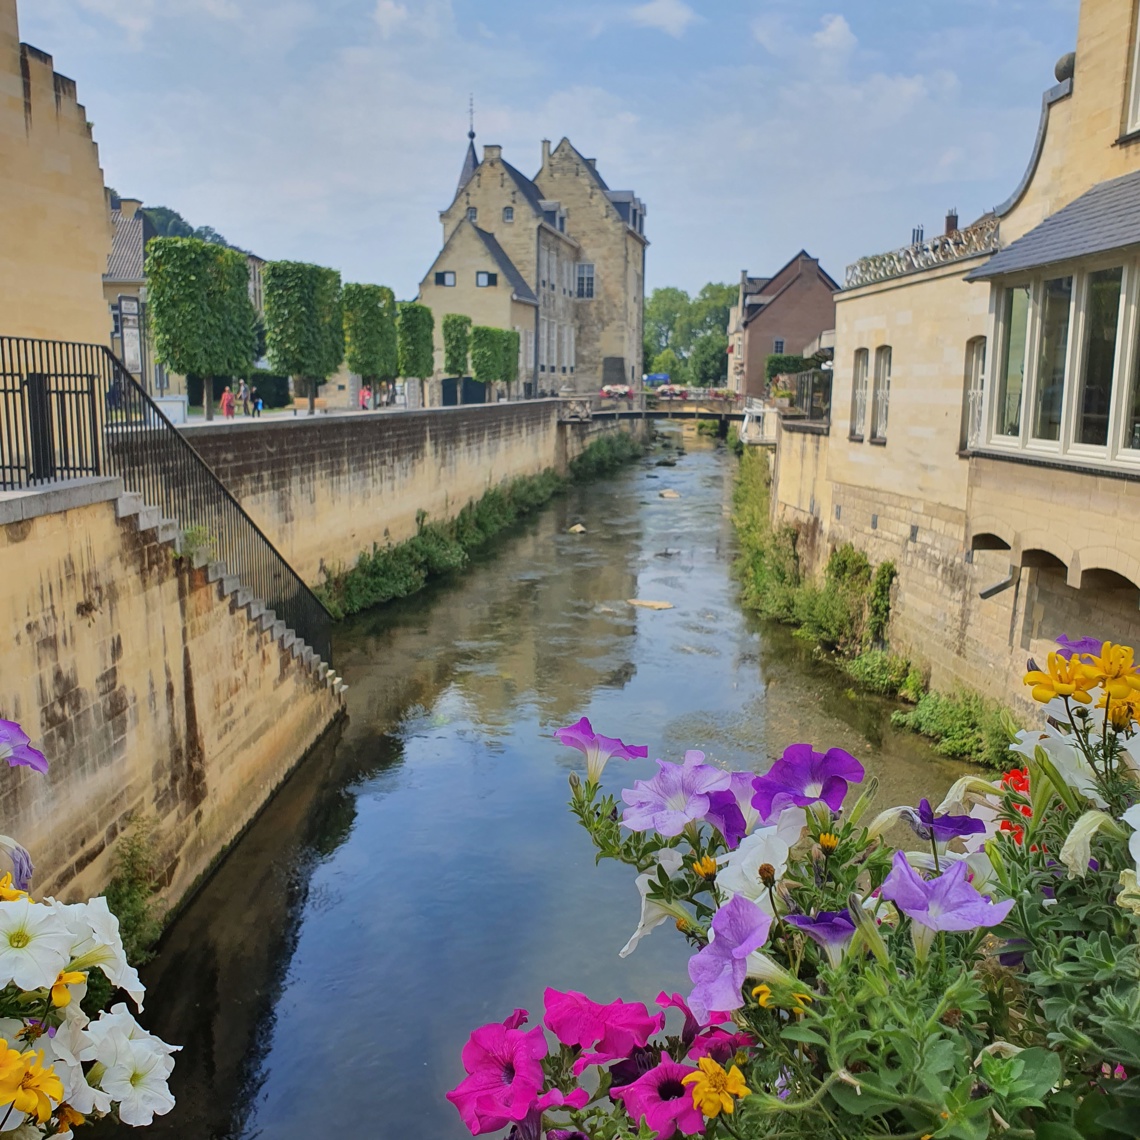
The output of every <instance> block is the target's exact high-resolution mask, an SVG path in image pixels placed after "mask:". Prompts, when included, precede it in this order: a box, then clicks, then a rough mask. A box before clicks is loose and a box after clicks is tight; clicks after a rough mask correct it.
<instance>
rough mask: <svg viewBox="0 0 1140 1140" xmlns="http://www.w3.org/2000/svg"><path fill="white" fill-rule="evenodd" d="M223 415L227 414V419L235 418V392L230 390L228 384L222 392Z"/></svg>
mask: <svg viewBox="0 0 1140 1140" xmlns="http://www.w3.org/2000/svg"><path fill="white" fill-rule="evenodd" d="M222 415H223V416H225V418H226V419H227V420H232V419H233V418H234V394H233V392H231V391H230V386H229V385H228V384H227V385H226V387H225V390H224V391H223V392H222Z"/></svg>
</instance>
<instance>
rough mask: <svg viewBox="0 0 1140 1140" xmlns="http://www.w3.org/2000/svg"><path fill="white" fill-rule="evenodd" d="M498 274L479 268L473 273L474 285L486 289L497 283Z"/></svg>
mask: <svg viewBox="0 0 1140 1140" xmlns="http://www.w3.org/2000/svg"><path fill="white" fill-rule="evenodd" d="M498 283H499V275H498V274H497V273H488V272H486V270H483V269H480V270H479V271H478V272H477V273H476V274H475V286H476V288H478V289H488V288H490V287H491V286H494V285H498Z"/></svg>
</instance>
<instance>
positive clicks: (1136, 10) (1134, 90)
mask: <svg viewBox="0 0 1140 1140" xmlns="http://www.w3.org/2000/svg"><path fill="white" fill-rule="evenodd" d="M1131 63H1132V71H1131V75H1130V77H1129V79H1130V82H1129V91H1128V107H1127V112H1128V113H1127V114H1126V115H1125V119H1124V133H1125V134H1129V135H1130V134H1132V133H1133V132H1134V131H1140V3H1137V4H1134V5H1133V9H1132V60H1131Z"/></svg>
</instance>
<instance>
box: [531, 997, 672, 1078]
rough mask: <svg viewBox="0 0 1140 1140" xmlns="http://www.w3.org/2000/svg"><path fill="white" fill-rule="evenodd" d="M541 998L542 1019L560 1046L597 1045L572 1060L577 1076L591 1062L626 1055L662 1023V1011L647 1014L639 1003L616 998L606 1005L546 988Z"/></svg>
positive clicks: (650, 1035) (644, 1041)
mask: <svg viewBox="0 0 1140 1140" xmlns="http://www.w3.org/2000/svg"><path fill="white" fill-rule="evenodd" d="M543 1000H544V1001H545V1004H546V1016H545V1017H544V1018H543V1022H544V1023H545V1025H546V1028H547V1029H549V1030H550V1032H551V1033H553V1034H554V1036H555V1037H557V1038H558V1040H559V1041H560V1042H561V1043H562V1044H563V1045H577V1046H579V1047H580V1048H582V1049H591V1048H596V1051H595V1052H593V1053H583V1054H582V1056H581V1057H579V1058H578V1059H577V1060H576V1061H575V1062H574V1073H575V1074H576V1075H578V1074H580V1073H581V1072H582V1071H583V1069H585V1068H587V1067H588V1066H590V1065H604V1064H607V1063H608V1062H609V1061H616V1060H619V1059H620V1058H623V1057H628V1056H629V1054H630V1053H631V1052H633V1050H634V1049H636V1048H639V1047H641V1046H644V1045H645V1043H646V1042H647V1041H648V1040H649V1038H650V1037H652V1036H653V1034H654V1033H657V1032H659V1031H660V1030H661V1029H663V1028H664V1026H665V1015H664V1014H663V1013H658V1014H650V1013H649V1011H648V1010H647V1009H646V1008H645V1006H644V1005H642V1004H641V1003H640V1002H624V1001H621V1000H620V999H618V1000H617V1001H613V1002H610V1004H609V1005H600V1004H599V1003H598V1002H596V1001H591V1000H590V999H589V998H588V997H586V995H585V994H582V993H578V992H577V991H575V990H568V991H567V992H565V993H563V992H561V991H560V990H555V989H547V990H546V992H545V993H544V994H543Z"/></svg>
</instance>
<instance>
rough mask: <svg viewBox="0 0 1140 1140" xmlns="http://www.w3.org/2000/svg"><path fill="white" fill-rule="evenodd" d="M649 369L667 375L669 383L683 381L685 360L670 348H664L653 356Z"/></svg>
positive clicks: (680, 382) (681, 382)
mask: <svg viewBox="0 0 1140 1140" xmlns="http://www.w3.org/2000/svg"><path fill="white" fill-rule="evenodd" d="M649 371H650V372H656V373H658V374H659V375H664V376H668V377H669V382H670V383H671V384H683V383H684V382H685V371H686V370H685V362H684V361H683V360H682V359H681V358H680V357H679V356H678V355H677V354H676V353H675V352H674V351H673V350H672V349H671V348H666V349H665V350H664V351H662V352H659V353H658V354H657V355H656V356H655V357H654V358H653V360H652V362H651V365H650V368H649Z"/></svg>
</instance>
